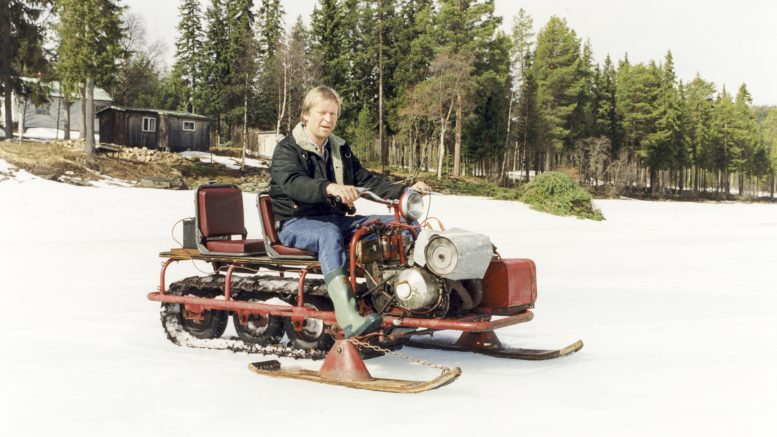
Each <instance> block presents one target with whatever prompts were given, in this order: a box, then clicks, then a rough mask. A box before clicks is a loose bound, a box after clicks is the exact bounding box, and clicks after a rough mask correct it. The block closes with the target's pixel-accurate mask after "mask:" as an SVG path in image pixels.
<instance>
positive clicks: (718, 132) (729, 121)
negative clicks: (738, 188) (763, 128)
mask: <svg viewBox="0 0 777 437" xmlns="http://www.w3.org/2000/svg"><path fill="white" fill-rule="evenodd" d="M713 129H714V133H715V134H714V135H715V136H714V139H713V147H712V149H711V152H712V153H711V155H712V165H713V168H714V170H715V171H717V174H718V178H717V187H718V191H720V189H723V190H725V192H726V194H731V182H730V179H729V171H730V169H731V168H732V167H733V165H732V163H733V162H735V159H736V158H737V157H738V156H739V153H740V152H741V149H740V148H739V147H737V123H736V110H735V109H734V101H733V99H732V98H731V94H729V93H728V92H727V91H726V87H723V90H722V91H721V93H720V94H719V95H718V98H717V100H716V102H715V112H714V119H713Z"/></svg>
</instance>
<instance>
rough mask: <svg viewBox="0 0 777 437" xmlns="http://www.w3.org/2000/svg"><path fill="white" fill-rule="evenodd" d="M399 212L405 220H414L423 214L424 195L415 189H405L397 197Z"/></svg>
mask: <svg viewBox="0 0 777 437" xmlns="http://www.w3.org/2000/svg"><path fill="white" fill-rule="evenodd" d="M399 213H400V214H402V216H403V217H404V218H406V219H407V221H414V220H418V219H420V218H421V216H423V215H424V196H423V195H422V194H421V193H419V192H418V191H415V190H405V192H404V193H402V197H400V198H399Z"/></svg>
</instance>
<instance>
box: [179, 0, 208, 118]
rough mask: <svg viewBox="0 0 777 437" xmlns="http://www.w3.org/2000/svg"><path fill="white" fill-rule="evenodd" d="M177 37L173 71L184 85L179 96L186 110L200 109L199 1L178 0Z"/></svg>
mask: <svg viewBox="0 0 777 437" xmlns="http://www.w3.org/2000/svg"><path fill="white" fill-rule="evenodd" d="M178 16H179V20H178V39H177V41H176V43H175V64H174V65H173V74H174V76H175V77H176V78H178V79H179V80H180V81H181V82H183V83H185V84H186V87H185V89H184V90H182V91H183V95H182V96H181V101H182V102H184V103H185V109H186V110H187V111H189V112H197V111H198V110H200V105H199V101H198V97H199V87H200V85H201V83H202V80H203V78H202V74H203V66H202V55H203V39H204V35H205V34H204V32H203V30H202V20H203V17H202V11H201V9H200V1H199V0H182V1H181V5H180V6H179V8H178Z"/></svg>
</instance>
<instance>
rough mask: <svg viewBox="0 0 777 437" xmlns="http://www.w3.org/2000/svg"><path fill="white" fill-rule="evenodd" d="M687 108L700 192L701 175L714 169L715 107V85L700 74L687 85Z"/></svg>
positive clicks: (696, 185) (692, 159) (696, 187)
mask: <svg viewBox="0 0 777 437" xmlns="http://www.w3.org/2000/svg"><path fill="white" fill-rule="evenodd" d="M686 96H687V98H686V106H687V111H688V123H687V136H688V148H689V154H690V156H689V159H690V163H691V165H692V166H693V174H692V180H693V189H694V191H698V190H699V186H700V182H701V174H702V171H703V170H704V169H711V168H712V160H711V153H710V151H709V149H710V145H711V143H712V136H713V132H712V117H713V111H714V105H715V84H713V83H712V82H707V81H705V80H704V79H702V78H701V76H699V75H698V74H697V75H696V77H695V78H694V79H693V80H692V81H691V82H690V83H689V84H688V85H687V88H686Z"/></svg>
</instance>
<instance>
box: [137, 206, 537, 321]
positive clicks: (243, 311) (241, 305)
mask: <svg viewBox="0 0 777 437" xmlns="http://www.w3.org/2000/svg"><path fill="white" fill-rule="evenodd" d="M389 208H392V209H393V212H394V219H395V222H394V223H389V224H383V223H381V222H380V220H378V219H375V220H371V221H369V222H367V223H364V224H363V225H362V226H360V227H359V229H358V230H357V231H356V232H355V233H354V235H353V237H352V238H351V246H350V265H349V274H350V281H351V286H352V288H353V289H354V290H355V289H356V277H357V268H362V267H361V266H360V265H359V264H358V263H357V262H356V244H357V242H358V241H359V239H360V238H361V237H362V236H363V235H364V234H365V233H367V232H369V231H374V230H375V228H376V227H378V226H391V227H393V228H395V229H399V230H407V231H410V232H411V233H412V235H413V237H414V238H416V237H417V236H418V234H417V231H416V229H415V227H413V226H410V225H407V224H404V223H401V221H400V211H399V205H398V204H392V205H389ZM397 235H398V238H396V243H397V245H398V248H399V256H400V262H401V263H402V265H404V264H405V249H404V243H403V241H402V238H401V235H402V234H401V232H399V233H397ZM393 243H394V241H392V244H393ZM236 258H238V257H236ZM240 258H242V257H240ZM186 259H190V258H180V259H176V258H172V257H169V258H168V259H167V260H166V261H165V262H164V264H163V265H162V271H161V273H160V284H159V287H158V290H157V291H154V292H151V293H149V294H148V299H149V300H151V301H156V302H163V303H169V304H183V305H185V306H186V310H187V311H190V312H192V313H201V312H202V311H203V310H204V309H214V310H224V311H233V312H237V313H238V314H239V315H240V316H241V317H247V316H248V315H249V314H262V315H274V316H280V317H290V318H291V319H292V322H293V323H294V326H295V327H297V326H299V327H300V328H301V326H302V322H303V320H304V319H305V318H316V319H320V320H322V321H323V322H324V323H327V324H330V325H334V324H336V323H337V319H336V318H335V313H334V311H319V310H315V309H312V308H308V307H305V306H304V294H303V292H304V284H305V277H306V276H307V274H308V271H309V268H311V267H315V266H317V263H313V264H311V265H310V266H306V267H302V268H301V269H294V268H291V267H289V268H283V267H281V268H280V273H281V275H283V274H284V273H285V272H287V271H292V272H296V273H298V274H299V285H298V298H297V305H296V306H290V305H289V306H287V305H274V304H267V303H258V302H245V301H236V300H233V299H232V284H231V282H232V273H233V271H234V269H235V268H237V267H239V265H241V264H246V261H247V259H245V258H243V259H242V261H243V262H232V263H230V264H229V267H228V268H227V271H226V277H225V281H224V283H225V285H224V299H223V300H221V299H214V298H203V297H194V296H175V295H171V294H168V293H167V289H166V286H165V275H166V272H167V269H168V267H169V266H170V264H172V263H173V262H178V261H184V260H186ZM248 264H258V265H260V266H261V261H257V262H256V263H253V262H249V263H248ZM274 266H275V267H276V268H277V267H279V266H278V264H274ZM533 317H534V314H533V313H532V312H531V311H529V310H525V311H522V312H520V313H517V314H509V315H507V316H504V317H502V318H499V319H496V320H492V315H491V314H474V315H472V314H470V315H465V316H463V317H459V318H420V317H406V316H398V315H392V314H387V315H384V316H383V327H384V328H391V327H409V328H426V329H427V330H447V329H450V330H457V331H463V332H484V331H493V330H495V329H499V328H504V327H506V326H511V325H516V324H519V323H524V322H528V321H530V320H532V318H533Z"/></svg>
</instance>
